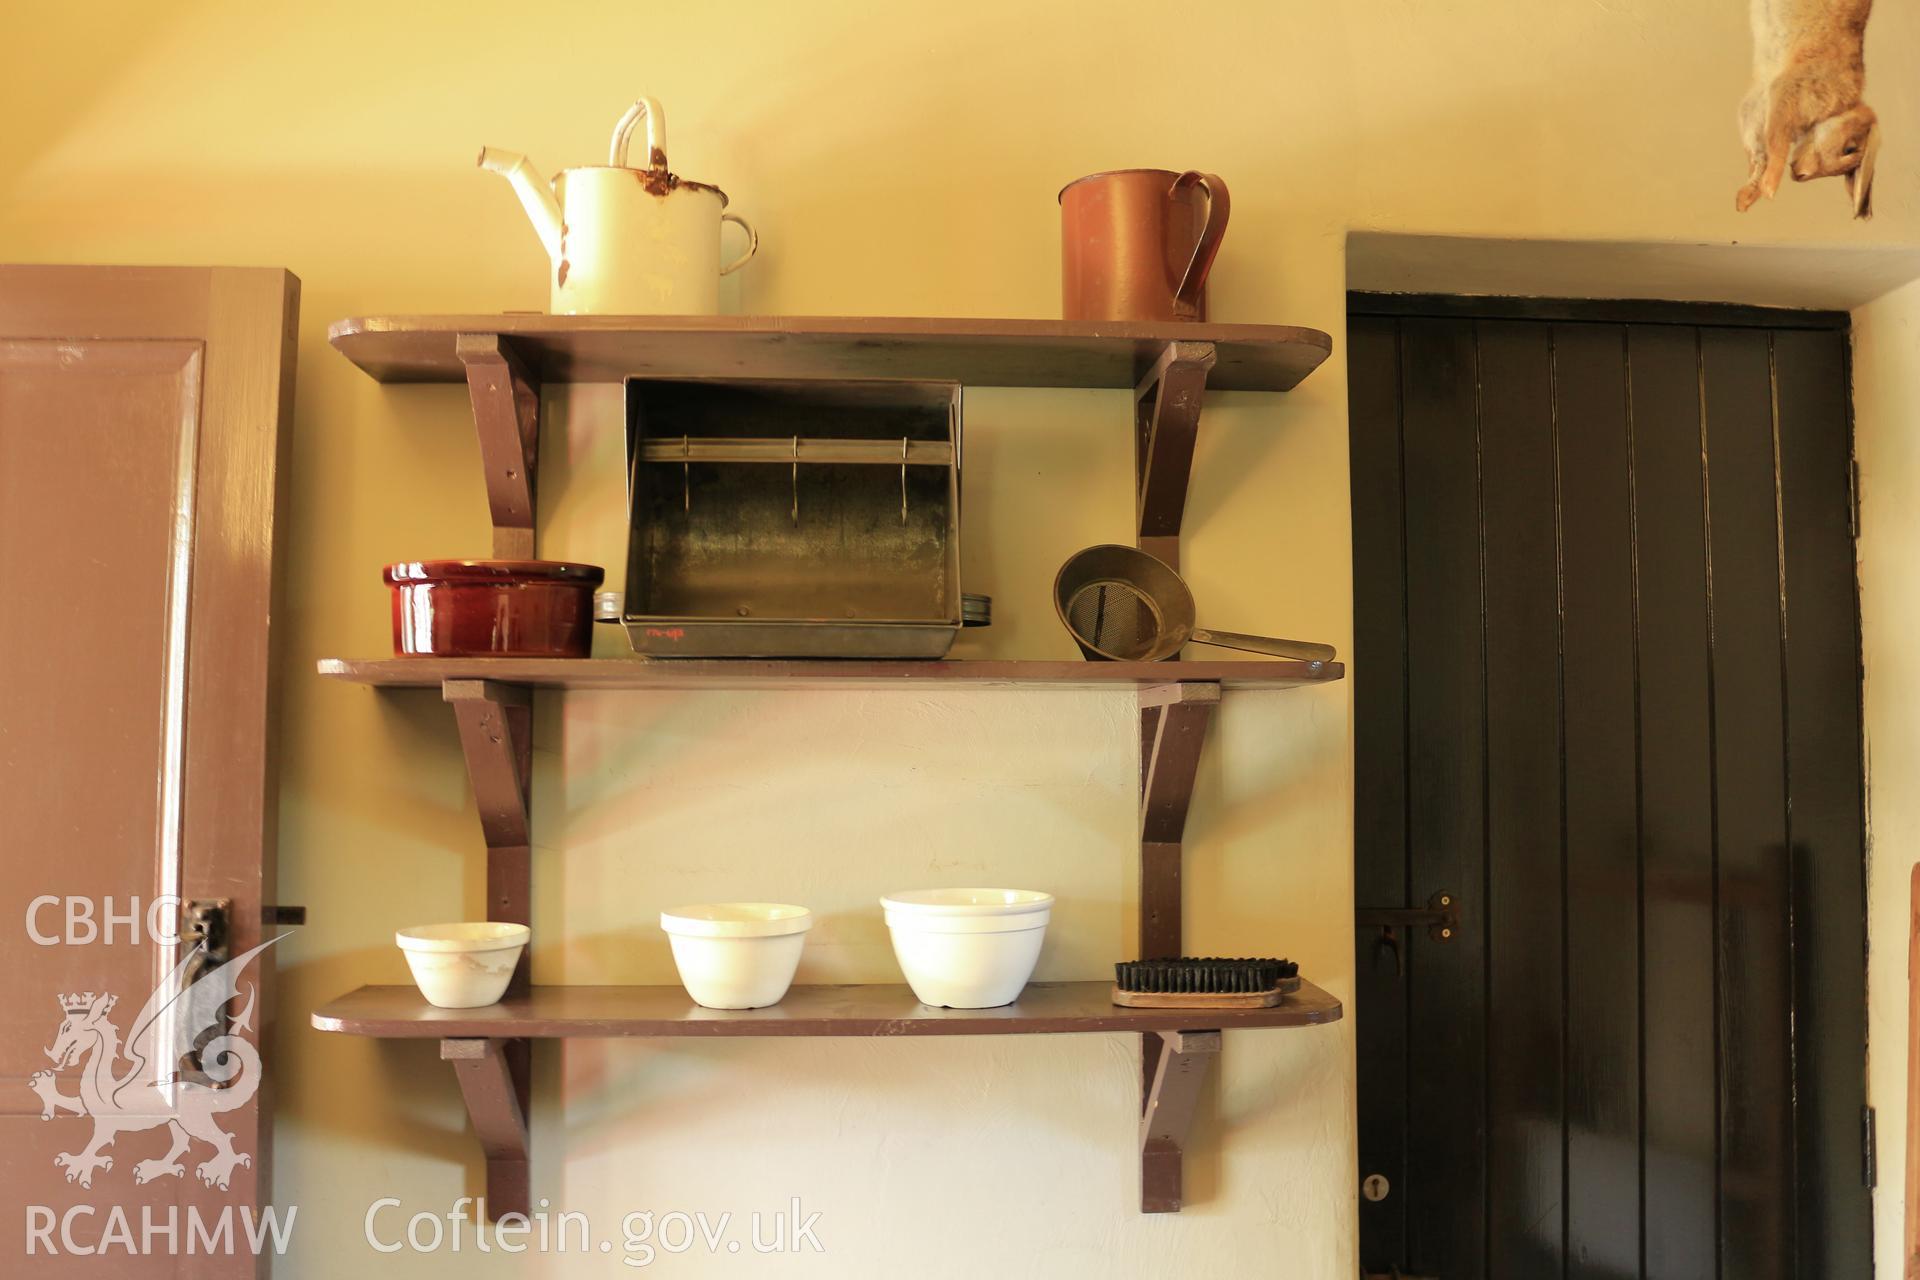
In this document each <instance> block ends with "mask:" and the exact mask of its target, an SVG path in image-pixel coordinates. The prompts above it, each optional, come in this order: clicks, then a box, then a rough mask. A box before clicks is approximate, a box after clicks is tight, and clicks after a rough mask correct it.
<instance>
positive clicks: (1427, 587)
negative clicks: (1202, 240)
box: [1401, 320, 1486, 1276]
mask: <svg viewBox="0 0 1920 1280" xmlns="http://www.w3.org/2000/svg"><path fill="white" fill-rule="evenodd" d="M1475 364H1476V361H1475V353H1474V337H1473V324H1472V322H1470V321H1461V320H1407V321H1404V322H1403V323H1402V325H1401V371H1402V382H1401V396H1402V403H1403V405H1404V419H1403V423H1402V437H1403V448H1404V459H1405V478H1406V507H1405V510H1406V521H1407V527H1408V528H1410V529H1419V530H1421V531H1422V533H1421V536H1420V537H1418V538H1409V539H1408V541H1407V700H1408V736H1407V813H1408V829H1409V830H1410V831H1411V832H1412V833H1413V848H1412V884H1411V886H1410V892H1411V896H1412V899H1413V900H1414V901H1419V902H1424V901H1425V900H1426V898H1427V896H1428V895H1430V894H1432V893H1435V892H1438V891H1439V890H1441V889H1447V890H1449V891H1453V892H1457V893H1459V894H1460V895H1461V902H1462V904H1463V907H1464V913H1463V918H1462V927H1461V930H1460V937H1459V938H1457V939H1456V940H1455V941H1453V942H1450V943H1446V944H1438V943H1433V942H1430V941H1429V940H1428V939H1427V938H1425V937H1424V936H1421V935H1419V933H1418V931H1416V930H1408V931H1406V932H1407V933H1408V934H1410V935H1412V936H1410V937H1409V938H1408V940H1407V942H1406V950H1407V961H1406V964H1407V976H1406V984H1407V1000H1408V1008H1409V1016H1408V1036H1409V1043H1410V1049H1409V1052H1410V1053H1412V1054H1413V1055H1414V1059H1415V1067H1416V1069H1415V1070H1414V1071H1413V1073H1412V1079H1411V1081H1410V1084H1409V1087H1408V1115H1409V1124H1410V1132H1409V1137H1408V1167H1407V1179H1406V1188H1407V1197H1408V1210H1407V1214H1408V1216H1407V1260H1408V1269H1410V1270H1412V1271H1414V1272H1415V1273H1420V1272H1423V1271H1424V1272H1432V1271H1434V1270H1435V1269H1437V1268H1440V1267H1442V1266H1446V1267H1448V1268H1450V1270H1449V1272H1448V1273H1449V1274H1458V1275H1462V1276H1476V1275H1480V1274H1481V1273H1482V1272H1483V1271H1484V1270H1485V1267H1486V1198H1485V1197H1486V1164H1485V1146H1484V1144H1485V1139H1486V1105H1485V1104H1486V1094H1485V1088H1484V1081H1485V1075H1486V1005H1485V998H1486V992H1485V990H1484V988H1483V985H1482V978H1483V969H1482V942H1481V938H1482V929H1483V920H1484V916H1483V914H1482V904H1483V903H1484V902H1485V898H1484V896H1483V885H1484V876H1485V860H1484V840H1485V823H1484V817H1485V809H1484V793H1483V790H1482V783H1483V767H1484V755H1483V743H1484V732H1483V731H1484V723H1483V715H1484V672H1485V664H1484V656H1483V653H1482V649H1481V594H1480V561H1479V540H1480V521H1479V499H1478V481H1477V476H1476V463H1475V447H1474V440H1475V431H1476V422H1475V409H1476V397H1475V384H1476V381H1477V370H1476V368H1475Z"/></svg>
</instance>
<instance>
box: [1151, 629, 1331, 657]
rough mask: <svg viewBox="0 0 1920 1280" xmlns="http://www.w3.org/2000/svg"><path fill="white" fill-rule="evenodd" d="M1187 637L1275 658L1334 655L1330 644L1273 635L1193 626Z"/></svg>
mask: <svg viewBox="0 0 1920 1280" xmlns="http://www.w3.org/2000/svg"><path fill="white" fill-rule="evenodd" d="M1187 639H1189V640H1191V641H1193V643H1195V644H1210V645H1214V646H1215V647H1217V648H1221V649H1240V650H1242V651H1244V652H1246V653H1266V654H1271V655H1273V656H1274V657H1276V658H1299V659H1301V660H1303V661H1305V662H1332V661H1333V660H1334V657H1335V656H1336V655H1335V653H1334V650H1333V646H1332V645H1330V644H1315V643H1314V642H1313V641H1311V640H1279V639H1276V638H1274V637H1273V636H1249V635H1242V634H1241V633H1240V632H1238V631H1202V630H1200V629H1199V628H1198V627H1195V628H1194V630H1193V632H1192V634H1190V635H1189V636H1188V637H1187Z"/></svg>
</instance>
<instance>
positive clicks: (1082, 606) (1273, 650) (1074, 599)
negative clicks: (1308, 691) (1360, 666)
mask: <svg viewBox="0 0 1920 1280" xmlns="http://www.w3.org/2000/svg"><path fill="white" fill-rule="evenodd" d="M1053 607H1054V611H1055V612H1056V613H1058V614H1059V615H1060V621H1061V622H1062V623H1063V624H1065V626H1066V628H1067V631H1068V632H1069V633H1071V634H1072V636H1073V638H1074V641H1075V643H1077V644H1078V645H1079V646H1080V652H1081V653H1083V654H1085V655H1086V656H1087V657H1088V658H1089V659H1095V658H1104V659H1106V660H1108V661H1111V662H1158V661H1160V660H1162V659H1164V658H1171V657H1174V656H1175V655H1177V654H1178V653H1179V652H1180V649H1181V647H1182V646H1183V645H1185V644H1186V643H1187V642H1188V641H1190V640H1191V641H1193V642H1194V643H1196V644H1208V645H1216V646H1218V647H1220V648H1224V649H1241V650H1245V651H1246V652H1249V653H1265V654H1271V655H1273V656H1275V657H1281V658H1299V659H1303V660H1305V661H1308V662H1331V661H1333V659H1334V657H1335V654H1334V650H1333V646H1332V645H1327V644H1316V643H1314V642H1312V641H1308V640H1281V639H1278V638H1275V637H1273V636H1254V635H1243V634H1241V633H1239V632H1236V631H1203V630H1200V629H1199V628H1197V627H1195V626H1194V625H1193V618H1194V608H1193V592H1192V591H1190V590H1188V588H1187V584H1186V582H1185V581H1184V580H1182V578H1181V577H1180V575H1179V574H1177V573H1175V572H1174V571H1173V570H1172V569H1170V568H1168V567H1167V565H1166V564H1164V563H1162V562H1161V561H1159V560H1157V559H1155V558H1154V557H1152V556H1150V555H1148V554H1147V553H1146V552H1144V551H1140V550H1137V549H1136V548H1133V547H1123V546H1119V545H1117V544H1114V543H1105V544H1102V545H1101V546H1097V547H1088V548H1087V549H1086V550H1085V551H1080V552H1076V553H1075V554H1074V555H1072V556H1070V557H1068V559H1067V562H1066V563H1065V564H1063V565H1061V566H1060V572H1059V574H1058V575H1056V576H1055V578H1054V580H1053Z"/></svg>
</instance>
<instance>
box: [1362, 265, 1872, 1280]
mask: <svg viewBox="0 0 1920 1280" xmlns="http://www.w3.org/2000/svg"><path fill="white" fill-rule="evenodd" d="M1349 330H1350V331H1349V345H1348V356H1349V370H1350V379H1351V387H1350V391H1351V424H1352V458H1353V526H1354V614H1355V641H1354V651H1355V662H1354V676H1353V679H1354V698H1355V704H1356V770H1357V781H1356V792H1355V827H1356V841H1357V849H1356V867H1355V893H1356V907H1357V908H1358V911H1357V917H1356V918H1357V922H1358V923H1357V926H1356V933H1355V938H1356V951H1357V961H1358V981H1357V998H1356V1001H1355V1004H1356V1009H1355V1015H1356V1017H1357V1020H1358V1028H1357V1035H1358V1054H1359V1117H1360V1134H1359V1152H1360V1168H1359V1174H1360V1177H1361V1178H1362V1180H1363V1182H1362V1187H1363V1194H1362V1199H1361V1204H1360V1224H1361V1258H1362V1263H1363V1268H1364V1269H1365V1270H1366V1271H1368V1272H1374V1273H1382V1274H1391V1273H1392V1271H1393V1269H1394V1268H1398V1269H1399V1271H1400V1272H1401V1273H1403V1274H1406V1275H1410V1276H1437V1277H1444V1278H1445V1280H1464V1278H1466V1277H1509V1276H1510V1277H1524V1278H1526V1280H1535V1278H1538V1277H1545V1276H1567V1277H1594V1278H1596V1280H1597V1278H1600V1277H1640V1276H1646V1277H1738V1278H1739V1280H1770V1278H1773V1277H1781V1278H1785V1277H1795V1278H1806V1280H1812V1278H1814V1277H1845V1276H1866V1275H1868V1274H1869V1269H1870V1263H1869V1253H1870V1249H1869V1246H1870V1223H1869V1218H1868V1198H1867V1189H1866V1186H1865V1184H1864V1179H1863V1175H1862V1115H1863V1106H1864V1101H1865V1099H1864V1070H1865V1027H1866V1015H1865V963H1864V946H1865V932H1864V930H1865V926H1864V861H1863V857H1864V849H1863V826H1862V821H1863V820H1862V798H1863V792H1862V772H1861V742H1860V664H1859V636H1858V623H1857V616H1858V614H1857V599H1856V591H1855V578H1854V559H1853V542H1852V529H1851V521H1852V506H1851V483H1850V479H1849V474H1850V473H1849V467H1850V458H1851V449H1852V426H1851V417H1850V406H1849V398H1848V375H1847V334H1846V331H1845V328H1844V317H1833V316H1829V315H1824V314H1796V313H1760V312H1754V311H1751V310H1742V309H1734V308H1726V309H1721V308H1712V307H1694V308H1676V307H1671V306H1662V307H1647V308H1636V307H1632V306H1617V307H1613V306H1608V305H1606V304H1592V305H1585V304H1577V303H1574V304H1543V303H1538V302H1530V301H1527V302H1516V301H1506V300H1497V299H1490V300H1473V301H1468V300H1458V299H1409V298H1391V299H1388V298H1374V297H1367V296H1363V295H1355V297H1354V298H1353V299H1352V314H1351V316H1350V326H1349ZM1436 894H1445V895H1447V897H1448V898H1449V899H1450V900H1451V903H1452V904H1453V905H1454V907H1455V909H1456V910H1457V911H1458V912H1459V919H1458V923H1457V926H1456V927H1453V928H1451V929H1450V930H1449V931H1448V935H1447V936H1445V937H1444V938H1443V937H1441V936H1440V932H1439V930H1437V929H1432V930H1430V929H1429V928H1428V927H1426V926H1425V925H1424V924H1421V923H1419V922H1411V923H1409V922H1405V921H1403V922H1400V923H1397V924H1394V925H1392V926H1391V927H1389V926H1387V925H1385V924H1382V923H1377V922H1378V921H1380V920H1381V918H1382V917H1381V915H1380V912H1381V911H1382V910H1395V909H1398V910H1403V911H1404V910H1408V909H1416V908H1424V907H1426V906H1428V905H1429V903H1430V900H1431V899H1433V897H1434V895H1436Z"/></svg>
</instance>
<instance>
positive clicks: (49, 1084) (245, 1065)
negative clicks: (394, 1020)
mask: <svg viewBox="0 0 1920 1280" xmlns="http://www.w3.org/2000/svg"><path fill="white" fill-rule="evenodd" d="M278 941H279V939H278V938H272V939H269V940H268V941H266V942H263V943H261V944H260V945H259V946H257V947H255V948H254V949H253V950H251V951H249V952H247V953H246V954H245V955H242V956H238V957H236V958H235V959H233V960H230V961H228V962H227V963H226V964H223V965H221V966H219V967H218V968H216V969H214V970H212V971H211V972H209V973H207V974H205V975H204V976H202V977H201V978H199V979H198V980H197V981H195V980H190V979H189V978H188V974H189V973H190V972H191V971H192V969H193V967H194V966H195V965H196V963H197V962H199V960H200V958H201V955H202V953H203V952H204V950H205V948H204V947H196V948H194V950H193V952H192V953H191V954H190V955H188V956H187V958H186V959H185V960H182V961H181V962H180V964H179V965H178V967H176V968H175V969H174V970H173V972H172V973H170V974H168V975H167V977H166V979H165V980H164V981H162V982H161V983H160V986H159V988H158V989H157V990H155V991H154V993H153V995H152V996H151V997H149V998H148V1000H147V1003H146V1006H145V1007H144V1008H142V1009H141V1010H140V1013H139V1016H138V1017H136V1018H135V1019H134V1020H133V1030H132V1032H131V1033H130V1034H129V1035H128V1037H127V1039H126V1042H125V1044H124V1045H123V1044H122V1042H121V1039H120V1029H119V1028H118V1027H117V1026H115V1025H114V1024H113V1023H112V1022H111V1021H109V1020H108V1018H107V1015H108V1014H110V1013H112V1012H113V1007H114V1005H115V1004H116V1003H118V1001H119V997H117V996H113V995H108V994H106V993H105V992H101V993H99V994H95V993H94V992H91V991H86V992H81V993H78V994H75V995H65V996H61V997H60V1011H61V1013H62V1014H64V1015H65V1017H64V1018H63V1019H62V1021H61V1023H60V1033H59V1034H58V1035H57V1036H55V1037H54V1040H53V1045H52V1047H51V1048H49V1049H48V1050H47V1051H46V1053H47V1056H48V1057H49V1058H51V1059H53V1064H54V1069H55V1070H65V1069H67V1068H70V1067H74V1066H78V1065H80V1064H82V1063H83V1062H84V1064H85V1065H84V1066H83V1067H82V1070H81V1073H80V1093H79V1096H77V1097H68V1096H67V1095H66V1094H63V1093H61V1092H60V1087H59V1084H58V1083H57V1082H56V1080H55V1079H54V1074H53V1071H36V1072H35V1073H34V1074H33V1076H32V1078H31V1079H30V1080H28V1082H27V1084H28V1087H29V1088H31V1089H32V1090H33V1091H34V1092H35V1093H36V1094H38V1095H39V1096H40V1104H41V1111H40V1118H41V1119H42V1120H51V1119H53V1118H54V1116H55V1115H56V1114H58V1113H60V1112H63V1111H65V1112H72V1113H73V1114H74V1115H76V1116H92V1117H93V1140H92V1141H91V1142H89V1143H88V1144H87V1145H86V1147H85V1148H84V1149H82V1150H80V1151H76V1152H72V1153H63V1154H61V1155H56V1156H55V1157H54V1158H53V1162H54V1164H55V1165H56V1166H58V1167H60V1168H63V1169H65V1170H66V1171H67V1181H68V1182H77V1183H79V1184H80V1185H81V1186H83V1187H91V1186H92V1185H93V1175H94V1171H95V1170H96V1169H104V1170H111V1169H112V1168H113V1157H112V1156H110V1155H107V1154H105V1152H106V1149H107V1148H108V1147H110V1146H112V1145H113V1140H114V1139H115V1138H117V1137H118V1136H119V1135H120V1134H122V1133H131V1132H137V1131H140V1130H144V1129H158V1128H161V1127H162V1126H164V1127H165V1128H166V1129H167V1131H168V1133H169V1134H170V1135H171V1136H172V1140H173V1145H172V1147H171V1148H170V1149H169V1150H168V1151H167V1153H166V1154H165V1155H164V1156H161V1157H160V1158H159V1159H157V1160H142V1161H140V1162H139V1163H137V1164H135V1165H134V1166H133V1180H134V1181H135V1182H136V1183H145V1182H152V1181H153V1180H154V1179H155V1178H178V1177H182V1176H184V1175H185V1173H186V1168H185V1166H183V1165H182V1164H181V1162H180V1158H181V1157H182V1156H184V1155H186V1154H188V1152H189V1151H190V1149H191V1148H192V1146H193V1142H194V1140H195V1139H198V1140H200V1141H201V1142H204V1143H207V1144H209V1145H211V1146H212V1147H213V1155H212V1156H211V1157H210V1158H209V1159H207V1160H205V1161H203V1162H202V1163H201V1164H200V1165H199V1166H198V1167H197V1168H196V1170H195V1172H196V1173H197V1174H198V1175H199V1178H200V1181H202V1182H204V1183H206V1184H207V1185H208V1186H210V1187H218V1188H220V1189H221V1190H222V1191H224V1190H226V1189H227V1184H228V1182H229V1180H230V1179H231V1178H232V1177H233V1171H234V1169H236V1168H238V1167H241V1166H251V1165H252V1164H253V1157H252V1156H250V1155H247V1154H246V1153H245V1152H242V1151H235V1150H234V1149H233V1135H232V1134H230V1133H228V1132H227V1131H226V1130H224V1129H222V1128H221V1127H220V1126H219V1124H218V1123H217V1122H216V1120H215V1117H217V1116H219V1115H220V1114H221V1113H223V1112H227V1111H232V1110H234V1109H235V1108H236V1107H242V1106H245V1105H246V1104H247V1101H248V1099H250V1098H252V1097H253V1095H254V1093H255V1092H256V1091H258V1089H259V1088H260V1052H259V1050H257V1049H255V1048H254V1047H253V1045H251V1044H250V1043H248V1042H247V1041H246V1040H245V1039H244V1038H242V1037H241V1036H239V1035H237V1034H234V1033H235V1032H239V1031H246V1030H250V1029H251V1027H252V1020H253V1012H254V1004H255V998H256V995H257V992H256V991H255V990H254V987H253V986H252V984H251V983H249V984H248V986H247V990H246V997H247V1002H246V1006H245V1008H243V1009H242V1010H241V1011H240V1012H239V1014H238V1015H236V1016H235V1017H234V1018H233V1020H232V1024H231V1027H225V1026H223V1025H222V1011H223V1010H225V1009H226V1006H227V1004H228V1002H229V1001H232V1000H235V999H238V998H239V996H240V972H241V970H242V969H244V968H245V967H246V965H247V963H248V961H250V960H252V959H253V958H254V957H255V956H257V955H259V954H260V953H261V952H262V951H265V950H266V949H267V948H268V947H270V946H272V945H273V944H274V943H275V942H278ZM210 1032H211V1033H213V1036H212V1039H209V1040H206V1041H205V1043H204V1044H201V1039H202V1037H204V1036H206V1035H207V1034H208V1033H210ZM169 1033H171V1035H169ZM169 1044H172V1045H182V1046H185V1045H196V1044H198V1045H200V1058H201V1068H200V1071H199V1073H198V1076H188V1075H185V1074H183V1073H182V1072H181V1071H179V1070H178V1069H177V1068H170V1066H169V1064H167V1063H165V1062H163V1061H161V1059H162V1057H163V1056H164V1053H165V1051H166V1047H167V1046H168V1045H169ZM123 1059H124V1060H125V1063H126V1066H125V1069H124V1070H122V1069H121V1063H122V1060H123ZM201 1076H203V1077H204V1080H202V1079H201V1078H198V1077H201Z"/></svg>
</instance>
